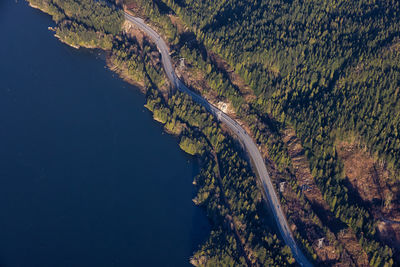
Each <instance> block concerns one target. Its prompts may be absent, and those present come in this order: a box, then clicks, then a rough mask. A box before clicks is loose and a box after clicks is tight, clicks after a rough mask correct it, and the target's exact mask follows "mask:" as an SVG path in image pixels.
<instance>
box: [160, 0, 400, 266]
mask: <svg viewBox="0 0 400 267" xmlns="http://www.w3.org/2000/svg"><path fill="white" fill-rule="evenodd" d="M163 2H164V4H166V5H167V6H168V7H169V8H170V9H172V10H173V11H174V12H175V13H176V14H177V15H178V16H179V17H180V18H181V19H182V20H183V21H184V22H185V23H186V25H189V26H190V27H191V29H192V30H193V32H194V33H195V36H196V38H197V42H200V44H201V43H203V44H204V45H205V47H207V48H208V49H209V50H211V51H213V52H215V53H217V54H219V55H220V56H222V57H223V58H224V59H225V60H226V61H228V62H229V64H230V65H231V66H233V68H234V69H235V71H236V72H237V73H239V74H240V75H241V77H242V78H243V79H244V80H245V81H246V83H247V84H249V85H250V86H251V88H252V89H253V92H254V94H255V95H257V99H256V100H254V101H252V102H250V103H248V104H249V106H248V107H243V104H242V103H241V104H239V105H236V104H235V103H236V102H235V101H234V99H233V98H232V97H231V94H230V93H225V94H224V93H222V94H223V95H224V96H226V97H227V98H228V99H230V100H231V101H232V103H234V104H235V105H234V106H235V107H236V108H237V111H238V112H239V116H241V117H242V118H245V120H246V121H249V119H248V118H249V115H250V116H253V117H255V116H257V117H258V118H265V117H273V118H274V119H276V120H277V121H278V122H279V123H281V124H282V125H285V124H289V125H292V126H293V127H294V128H295V129H296V133H297V135H298V136H299V137H300V138H301V140H302V144H303V146H304V147H305V149H306V154H307V156H308V158H309V160H310V167H311V170H312V173H313V176H314V177H315V179H316V181H317V184H318V185H319V187H320V189H321V191H322V192H323V195H324V198H325V200H326V201H327V202H328V204H329V205H330V207H331V210H332V211H333V212H334V214H335V215H336V217H337V218H340V219H341V220H342V221H343V222H345V223H346V224H348V225H349V226H350V227H351V228H352V229H353V230H354V231H355V232H356V233H357V236H358V238H359V241H360V243H361V244H362V246H363V248H364V250H365V251H366V252H367V253H368V255H369V258H370V264H371V265H374V266H384V265H385V264H387V265H392V264H393V261H392V259H391V257H392V254H393V253H392V251H391V249H390V248H388V247H387V246H384V245H382V244H380V243H379V242H378V241H377V237H376V230H375V228H376V226H375V221H374V219H373V218H372V215H371V213H370V212H369V211H368V209H367V208H365V207H363V206H362V204H360V203H358V202H357V200H356V199H355V198H353V196H352V195H349V194H348V193H347V192H348V191H349V190H348V188H347V185H346V183H345V177H344V176H343V173H342V164H341V162H340V161H339V160H338V158H337V154H336V151H335V148H334V146H333V144H334V141H335V140H336V138H341V135H343V133H346V132H352V133H356V134H358V135H359V136H360V137H362V138H363V140H364V142H365V143H366V144H367V145H368V148H369V149H370V150H371V152H373V153H376V154H377V156H379V157H380V158H381V159H384V160H385V162H386V164H387V166H388V167H389V168H392V169H395V170H397V172H398V170H399V169H400V154H399V153H400V149H399V148H400V137H399V134H398V129H400V112H399V111H400V110H399V109H400V105H399V89H398V88H399V77H400V73H399V58H400V57H399V35H400V16H399V14H400V4H399V2H398V1H394V0H392V1H379V0H377V1H367V0H359V1H350V2H349V1H340V0H339V1H334V2H332V1H305V2H304V1H282V0H273V1H266V0H261V1H256V2H254V1H246V0H239V1H232V0H223V1H218V2H215V1H201V0H180V1H178V0H176V1H175V0H165V1H163ZM189 50H190V52H188V49H186V47H183V49H181V52H182V55H185V57H187V58H194V59H195V60H193V62H201V56H199V55H203V56H202V58H203V59H204V58H205V59H206V60H207V59H208V57H207V54H206V55H205V56H204V53H199V51H200V52H202V51H201V49H200V50H199V48H198V47H191V48H189ZM188 55H192V56H188ZM199 59H200V60H199ZM200 64H201V63H200ZM198 67H199V68H201V69H202V70H204V71H205V73H207V76H210V73H212V74H211V75H214V76H217V75H218V71H214V70H213V68H212V66H211V67H210V66H208V65H206V66H199V64H198ZM207 80H208V81H209V83H210V85H211V87H212V88H213V89H214V88H215V87H217V88H218V89H214V90H215V91H216V92H218V93H219V94H220V92H221V89H220V88H223V87H224V86H221V85H222V84H223V82H221V81H220V82H218V83H216V86H213V82H212V81H210V80H212V79H209V78H208V77H207ZM256 121H257V122H259V120H256ZM279 123H278V124H275V126H278V129H279ZM249 125H254V124H250V123H249ZM258 125H259V124H258ZM264 127H265V128H267V129H266V131H267V132H268V131H269V132H273V127H272V128H271V127H270V124H269V123H268V122H267V123H264ZM253 130H255V131H256V137H257V136H260V133H257V131H259V130H258V127H257V129H253ZM264 136H265V135H264ZM264 136H263V137H261V138H257V140H258V141H259V142H260V143H265V142H266V141H265V139H264ZM266 140H268V139H266ZM267 142H269V141H267ZM268 147H269V148H271V147H275V148H276V149H275V150H276V151H282V150H285V149H284V148H281V145H280V143H279V141H275V142H274V143H273V144H269V146H268ZM273 154H274V153H273ZM280 158H281V156H279V155H278V156H276V157H275V158H274V160H276V161H278V162H280V164H281V166H282V167H283V168H284V166H285V165H286V166H289V163H290V162H289V161H288V160H287V158H286V157H285V158H284V159H280ZM278 164H279V163H278Z"/></svg>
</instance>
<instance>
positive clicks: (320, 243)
mask: <svg viewBox="0 0 400 267" xmlns="http://www.w3.org/2000/svg"><path fill="white" fill-rule="evenodd" d="M324 240H325V237H322V238H320V239H318V248H322V247H323V246H324Z"/></svg>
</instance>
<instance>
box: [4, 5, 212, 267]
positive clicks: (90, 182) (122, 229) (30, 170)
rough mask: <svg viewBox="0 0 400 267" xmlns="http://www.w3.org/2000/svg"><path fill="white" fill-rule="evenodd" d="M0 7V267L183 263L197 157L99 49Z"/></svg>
mask: <svg viewBox="0 0 400 267" xmlns="http://www.w3.org/2000/svg"><path fill="white" fill-rule="evenodd" d="M53 25H54V24H53V23H52V22H51V19H50V17H49V16H47V15H45V14H43V13H41V12H40V11H38V10H35V9H33V8H31V7H29V6H28V5H27V3H26V2H24V1H21V0H18V1H15V0H3V1H0V32H1V38H0V40H1V41H0V58H1V61H2V62H1V64H0V75H1V76H0V77H1V82H0V214H1V217H0V266H5V267H9V266H10V267H11V266H19V267H23V266H29V267H33V266H41V267H44V266H190V264H189V258H190V256H191V255H192V253H193V251H195V250H196V249H197V248H198V246H199V245H200V244H201V243H202V242H204V241H205V240H206V238H207V236H208V234H209V231H210V229H209V223H208V221H207V218H206V216H205V213H204V211H203V210H202V209H200V208H199V207H196V206H194V204H193V203H192V198H193V197H194V196H195V188H194V186H193V185H192V181H193V178H194V176H195V175H196V174H197V173H198V164H197V163H196V160H195V159H193V158H191V157H189V156H187V155H186V154H184V152H182V151H181V150H180V149H179V147H178V145H177V139H176V138H174V137H172V136H169V135H167V134H165V133H164V132H163V129H162V127H161V125H160V124H158V123H157V122H155V121H153V119H152V116H151V114H150V113H149V112H148V111H147V110H145V108H144V107H143V104H144V102H145V99H144V96H143V95H142V94H141V93H140V92H139V91H138V90H137V88H134V87H133V86H131V85H129V84H127V83H125V82H124V81H122V80H121V79H119V78H118V77H116V75H115V74H113V73H112V72H110V71H109V70H108V69H107V68H106V67H105V61H104V56H103V55H101V53H99V52H98V51H97V52H96V51H89V50H75V49H73V48H70V47H68V46H66V45H64V44H62V43H60V42H59V41H58V40H57V39H56V38H55V37H53V33H52V32H50V31H49V30H48V29H47V27H49V26H53Z"/></svg>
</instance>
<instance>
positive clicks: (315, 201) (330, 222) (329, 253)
mask: <svg viewBox="0 0 400 267" xmlns="http://www.w3.org/2000/svg"><path fill="white" fill-rule="evenodd" d="M283 141H284V142H285V144H286V146H287V149H288V153H289V156H290V158H291V161H292V167H293V170H294V175H295V178H296V180H297V183H298V184H299V186H302V187H303V188H304V190H303V193H304V196H305V198H306V199H307V200H308V201H309V202H310V203H311V208H312V210H313V211H314V213H315V214H317V216H318V218H319V219H320V220H321V221H322V223H323V225H325V226H327V227H328V228H329V230H328V233H327V236H329V238H328V239H331V242H330V243H331V244H333V243H336V244H337V246H333V245H330V244H329V243H328V244H327V245H326V246H323V247H321V248H318V247H316V246H315V244H314V246H313V247H314V249H315V251H316V253H317V255H318V258H319V259H320V260H321V261H322V262H324V263H326V264H328V263H329V264H331V265H334V266H349V265H351V264H350V263H351V262H352V263H353V264H355V265H357V266H366V265H368V256H367V254H366V253H365V252H364V251H363V249H362V247H361V245H360V244H359V243H358V241H357V238H356V236H355V234H354V232H353V231H351V230H350V229H349V228H348V227H347V225H345V224H343V223H342V222H340V221H339V219H337V218H336V217H335V216H334V215H333V214H332V212H331V211H330V207H329V205H328V204H327V203H326V201H325V200H324V198H323V195H322V193H321V191H320V190H319V188H318V186H317V184H316V183H315V180H314V178H313V176H312V174H311V171H310V167H309V162H308V160H307V157H306V155H305V152H304V149H303V147H302V145H301V142H300V140H299V139H298V138H297V136H296V133H295V131H294V130H293V129H292V128H287V129H286V130H285V131H284V132H283ZM292 205H293V204H292ZM308 223H311V224H315V222H308ZM310 227H311V226H310ZM314 227H315V226H314ZM338 247H342V248H343V249H344V250H343V252H341V253H340V252H339V250H338Z"/></svg>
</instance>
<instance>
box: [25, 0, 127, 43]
mask: <svg viewBox="0 0 400 267" xmlns="http://www.w3.org/2000/svg"><path fill="white" fill-rule="evenodd" d="M28 2H29V3H31V5H33V6H36V7H38V8H39V9H41V10H43V11H44V12H46V13H48V14H50V15H51V16H52V18H53V20H54V21H55V22H56V23H57V26H56V27H55V30H56V35H57V36H58V37H59V38H60V39H61V40H62V41H63V42H65V43H67V44H69V45H72V46H76V47H80V46H83V47H88V48H102V49H104V50H110V49H111V47H112V40H113V38H114V36H115V35H116V34H117V33H119V32H120V31H121V27H122V23H123V21H124V14H123V12H122V11H121V10H116V8H115V7H113V6H111V5H108V4H107V3H106V2H104V1H96V0H80V1H75V0H28Z"/></svg>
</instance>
